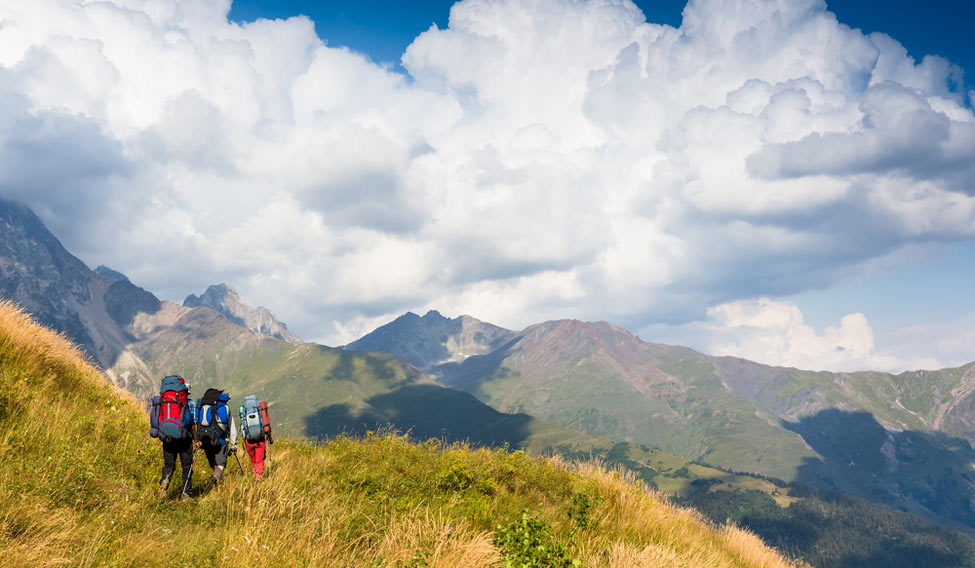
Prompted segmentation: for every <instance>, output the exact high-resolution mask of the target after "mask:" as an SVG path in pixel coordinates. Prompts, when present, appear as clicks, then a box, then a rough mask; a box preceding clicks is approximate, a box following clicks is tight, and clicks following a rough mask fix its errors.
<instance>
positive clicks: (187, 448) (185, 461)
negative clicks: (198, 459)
mask: <svg viewBox="0 0 975 568" xmlns="http://www.w3.org/2000/svg"><path fill="white" fill-rule="evenodd" d="M178 448H179V465H180V467H181V468H182V469H183V485H182V486H181V489H185V491H184V493H185V494H187V495H191V494H192V493H193V479H192V476H193V440H192V439H191V438H183V439H182V440H180V441H179V446H178ZM175 465H176V464H175V460H174V463H173V466H174V467H175Z"/></svg>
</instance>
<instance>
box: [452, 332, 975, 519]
mask: <svg viewBox="0 0 975 568" xmlns="http://www.w3.org/2000/svg"><path fill="white" fill-rule="evenodd" d="M436 372H437V373H438V374H439V380H440V382H441V383H442V384H445V385H447V386H451V387H454V388H459V389H462V390H466V391H468V392H471V393H472V394H474V395H476V396H477V397H478V398H480V399H481V400H483V401H484V402H486V403H488V404H490V405H491V406H494V407H495V408H497V409H499V410H501V411H506V412H526V413H529V414H532V415H533V416H537V417H539V418H541V419H543V420H548V421H552V422H555V423H556V424H559V425H562V426H565V427H569V428H573V429H576V430H578V431H580V432H585V433H587V434H591V435H595V436H606V437H609V438H611V439H615V440H627V441H632V442H636V443H642V444H648V445H654V446H659V447H661V448H663V449H664V450H667V451H670V452H673V453H677V454H680V455H682V456H684V457H686V458H688V459H694V460H699V461H703V462H707V463H711V464H715V465H718V466H721V467H724V468H730V469H733V470H739V471H750V472H758V473H762V474H765V475H771V476H773V477H778V478H782V479H786V480H799V481H803V482H806V483H810V484H813V485H818V486H821V487H827V488H831V489H835V490H841V491H845V492H848V493H851V494H853V495H858V496H861V497H864V498H867V499H870V500H873V501H877V502H880V503H885V504H889V505H892V506H895V507H898V508H902V509H904V510H909V511H913V512H916V513H919V514H922V515H925V516H927V517H928V518H930V519H934V520H937V521H939V522H941V523H943V524H945V525H947V526H953V527H958V528H963V529H965V530H972V529H973V527H975V506H973V504H972V500H971V499H970V498H969V496H970V495H971V494H972V492H973V491H975V472H973V470H972V467H971V463H973V462H975V451H973V450H972V449H971V446H970V445H969V442H968V441H967V439H968V438H969V437H970V435H971V433H970V432H969V431H968V430H966V428H968V426H967V424H969V422H970V411H969V405H970V402H969V400H970V393H971V388H970V385H971V383H972V382H973V381H975V366H973V365H967V366H965V367H962V368H960V369H945V370H941V371H925V372H918V373H904V374H901V375H896V376H895V375H888V374H883V373H872V372H869V373H825V372H821V373H815V372H808V371H799V370H796V369H783V368H775V367H768V366H764V365H758V364H755V363H751V362H748V361H743V360H740V359H734V358H714V357H709V356H706V355H703V354H701V353H697V352H695V351H693V350H691V349H687V348H683V347H675V346H667V345H657V344H652V343H646V342H643V341H640V340H639V339H637V338H635V337H633V336H632V335H631V334H629V333H628V332H626V331H625V330H622V329H620V328H617V327H614V326H611V325H609V324H606V323H603V322H600V323H583V322H577V321H556V322H547V323H544V324H539V325H535V326H531V327H529V328H527V329H526V330H524V331H523V332H521V333H520V334H519V335H518V337H517V338H516V339H515V340H513V341H512V342H510V343H509V344H508V345H506V346H505V347H504V348H503V349H500V350H498V351H495V352H493V353H491V354H488V355H484V356H478V357H471V358H468V359H467V360H465V361H463V362H462V363H459V364H451V365H443V366H440V367H438V368H437V369H436ZM924 408H927V410H926V411H925V412H921V410H923V409H924ZM936 428H941V429H943V430H946V431H948V432H950V433H954V434H962V435H963V436H964V437H958V436H951V435H949V434H947V433H944V432H938V431H932V430H934V429H936Z"/></svg>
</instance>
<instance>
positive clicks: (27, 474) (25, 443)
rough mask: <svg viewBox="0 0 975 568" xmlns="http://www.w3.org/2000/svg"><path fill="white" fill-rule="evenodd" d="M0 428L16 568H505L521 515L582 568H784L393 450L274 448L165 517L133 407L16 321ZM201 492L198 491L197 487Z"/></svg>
mask: <svg viewBox="0 0 975 568" xmlns="http://www.w3.org/2000/svg"><path fill="white" fill-rule="evenodd" d="M0 413H2V414H0V420H2V421H3V424H4V425H5V427H4V429H3V430H2V431H0V451H2V452H3V454H4V456H5V459H4V460H2V461H0V548H2V550H3V551H4V563H5V565H10V566H54V565H63V564H76V565H98V566H102V565H125V566H153V565H161V564H163V563H166V564H168V565H182V566H189V565H195V566H217V565H245V564H246V565H252V564H255V565H268V566H285V565H293V564H314V565H321V566H343V567H347V566H363V567H364V566H389V567H394V566H397V567H406V566H413V567H420V566H436V567H444V568H447V567H450V568H458V567H468V566H469V567H473V566H500V565H501V562H502V558H501V552H500V551H499V550H498V549H497V548H496V547H495V545H494V544H493V541H494V533H495V527H497V526H498V525H499V524H501V525H506V526H507V525H508V523H509V522H511V521H514V520H517V519H519V518H520V515H521V511H522V510H525V509H528V510H531V511H534V512H537V514H538V515H539V516H540V518H541V519H542V520H543V521H545V522H547V523H549V524H550V526H551V528H550V530H549V532H548V533H547V534H549V536H550V538H552V539H553V540H554V541H557V542H559V543H562V544H564V545H565V546H566V547H567V551H568V556H569V557H572V558H579V559H581V560H582V562H583V564H584V565H588V566H614V567H621V568H622V567H624V566H626V567H638V566H646V567H650V566H714V567H721V566H728V567H732V566H734V567H750V566H764V567H775V566H784V565H786V564H785V562H784V561H783V560H782V559H781V558H780V557H779V556H777V555H776V553H774V552H773V551H771V550H770V549H768V548H767V547H765V546H764V545H763V544H762V543H761V542H760V541H759V540H758V539H756V538H755V537H753V536H751V535H750V534H748V533H745V532H743V531H741V530H739V529H736V528H734V527H723V528H714V527H712V526H710V525H708V524H707V523H705V522H703V521H702V520H701V518H700V516H699V515H697V514H696V513H694V512H692V511H691V510H686V509H677V508H674V507H671V506H669V505H666V504H665V503H663V502H662V501H661V499H660V498H659V496H658V495H657V494H655V493H653V492H652V491H648V490H647V489H645V488H642V487H641V486H640V485H638V484H635V483H632V482H628V481H627V480H626V476H625V475H621V474H616V473H607V472H605V471H603V470H601V469H599V468H596V467H592V466H583V467H578V468H573V467H569V466H567V465H565V464H559V463H555V462H552V461H550V460H542V459H536V458H531V457H528V456H526V455H525V454H522V453H520V452H516V453H515V454H508V453H506V452H502V451H497V450H494V451H492V450H487V449H480V450H471V449H469V448H466V447H462V446H452V447H447V448H443V447H441V446H440V445H439V444H438V443H436V442H431V443H428V444H424V445H416V444H411V443H409V442H408V441H406V440H405V439H404V438H402V437H398V436H372V437H369V438H367V439H366V440H364V441H355V440H352V439H349V438H344V437H340V438H338V439H336V440H334V441H333V442H331V443H329V444H327V445H324V446H316V445H312V444H309V443H304V442H300V441H286V440H285V441H281V442H279V443H278V444H276V445H275V446H274V452H273V455H272V460H273V461H272V462H271V465H270V471H269V474H268V476H267V477H266V479H265V480H264V482H263V483H258V482H255V481H252V480H250V479H247V478H246V476H240V475H239V474H238V475H231V476H229V478H228V481H227V482H226V484H225V485H224V486H223V487H222V488H221V489H220V490H219V491H216V492H209V493H207V492H202V496H201V497H199V498H197V499H194V500H192V501H190V502H188V503H179V502H178V501H175V500H171V499H163V500H162V501H160V500H159V499H158V498H157V496H156V491H155V489H156V482H157V476H158V467H159V462H160V461H161V460H160V457H159V456H158V453H159V446H158V442H155V441H153V440H150V439H149V438H148V437H147V436H146V435H145V431H146V428H147V420H146V417H145V414H144V413H143V412H142V411H141V410H140V408H139V404H138V403H137V402H136V401H134V400H133V399H132V398H131V397H130V396H129V395H127V394H126V393H123V392H122V391H119V390H118V389H116V388H115V387H112V386H111V385H109V384H108V383H107V381H105V380H104V379H103V378H102V377H101V376H100V375H99V374H98V372H97V371H96V370H95V369H93V368H92V367H90V366H89V365H87V364H85V363H84V362H83V361H82V359H81V357H80V355H79V353H78V351H77V349H76V348H74V347H73V346H72V345H70V343H68V342H67V341H66V340H64V339H63V338H61V337H60V336H57V335H55V334H54V333H52V332H50V331H48V330H46V329H43V328H41V327H39V326H36V325H34V324H33V323H31V322H29V320H28V318H27V317H25V316H23V315H22V314H20V313H19V312H17V311H16V310H14V309H13V308H12V307H11V306H10V304H7V303H0ZM78 432H84V433H85V434H84V435H79V434H78ZM203 469H205V468H203ZM573 469H575V471H570V470H573ZM201 473H202V472H201ZM196 480H197V486H198V489H202V486H203V485H204V484H205V483H204V482H205V475H200V476H199V477H196ZM578 494H587V495H590V496H592V497H596V498H597V503H598V504H596V505H595V507H594V508H593V509H592V510H591V511H590V513H589V514H588V515H587V518H588V519H591V520H595V521H597V522H598V527H593V526H592V525H589V526H588V528H579V527H580V524H579V523H577V522H576V523H575V525H573V521H572V520H571V519H570V518H569V517H568V515H567V514H566V512H567V510H568V509H569V507H570V503H571V502H572V496H573V495H578ZM573 526H575V527H576V530H573ZM205 527H209V528H205ZM174 543H179V546H173V544H174ZM163 550H165V551H167V553H166V555H162V554H161V553H160V551H163Z"/></svg>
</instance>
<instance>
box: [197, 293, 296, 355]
mask: <svg viewBox="0 0 975 568" xmlns="http://www.w3.org/2000/svg"><path fill="white" fill-rule="evenodd" d="M183 305H184V306H186V307H187V308H196V307H199V306H206V307H208V308H212V309H214V310H216V311H218V312H220V313H221V314H223V315H224V317H226V318H227V319H228V320H230V321H232V322H234V323H236V324H237V325H240V326H242V327H246V328H247V329H250V330H252V331H256V332H258V333H262V334H264V335H269V336H271V337H277V338H278V339H283V340H285V341H287V342H289V343H301V338H300V337H298V336H297V335H295V334H293V333H291V332H290V331H288V326H287V325H285V324H284V323H283V322H281V321H279V320H278V319H277V318H276V317H274V314H273V313H271V310H269V309H267V308H265V307H264V306H258V307H257V308H256V309H255V308H252V307H250V306H249V305H247V303H245V302H244V300H242V299H241V297H240V294H238V293H237V290H234V288H233V286H230V285H229V284H214V285H213V286H210V287H209V288H207V290H206V292H204V293H203V294H202V295H200V296H197V295H196V294H190V295H189V296H187V297H186V299H185V300H183Z"/></svg>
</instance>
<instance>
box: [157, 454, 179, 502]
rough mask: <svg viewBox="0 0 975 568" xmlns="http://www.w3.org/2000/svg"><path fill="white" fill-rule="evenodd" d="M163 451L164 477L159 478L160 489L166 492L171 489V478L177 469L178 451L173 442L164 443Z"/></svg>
mask: <svg viewBox="0 0 975 568" xmlns="http://www.w3.org/2000/svg"><path fill="white" fill-rule="evenodd" d="M162 453H163V468H162V478H161V479H160V480H159V491H160V492H161V493H162V492H165V491H166V490H167V489H169V480H170V478H172V476H173V470H175V469H176V451H175V449H174V448H173V447H172V442H169V443H166V442H163V444H162Z"/></svg>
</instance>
